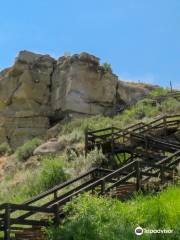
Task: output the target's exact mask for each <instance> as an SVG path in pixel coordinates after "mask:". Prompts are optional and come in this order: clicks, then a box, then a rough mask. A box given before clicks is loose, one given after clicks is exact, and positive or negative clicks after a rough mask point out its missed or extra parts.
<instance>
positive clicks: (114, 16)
mask: <svg viewBox="0 0 180 240" xmlns="http://www.w3.org/2000/svg"><path fill="white" fill-rule="evenodd" d="M24 49H26V50H30V51H33V52H39V53H48V54H50V55H52V56H54V57H59V56H61V55H63V54H64V53H65V52H68V53H71V54H73V53H78V52H82V51H87V52H89V53H92V54H94V55H97V56H98V57H100V58H101V61H102V62H109V63H111V65H112V68H113V70H114V72H115V73H116V74H117V75H118V76H119V77H120V79H129V80H134V81H135V80H137V81H138V80H140V81H144V82H149V83H157V84H160V85H163V86H169V81H170V80H171V81H172V83H173V86H176V87H180V0H90V1H88V0H86V1H85V0H30V1H25V0H16V1H15V0H14V1H12V0H6V1H1V14H0V69H3V68H5V67H7V66H10V65H12V64H13V62H14V58H15V57H16V55H17V54H18V52H19V51H20V50H24Z"/></svg>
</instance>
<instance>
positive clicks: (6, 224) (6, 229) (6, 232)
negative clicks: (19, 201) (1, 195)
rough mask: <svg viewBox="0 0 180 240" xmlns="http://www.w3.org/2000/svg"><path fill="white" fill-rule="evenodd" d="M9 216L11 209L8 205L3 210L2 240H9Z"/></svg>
mask: <svg viewBox="0 0 180 240" xmlns="http://www.w3.org/2000/svg"><path fill="white" fill-rule="evenodd" d="M10 215H11V207H10V205H9V204H7V205H6V209H5V219H4V240H10V234H11V229H10V228H11V221H10Z"/></svg>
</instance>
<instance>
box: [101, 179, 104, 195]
mask: <svg viewBox="0 0 180 240" xmlns="http://www.w3.org/2000/svg"><path fill="white" fill-rule="evenodd" d="M104 193H105V181H102V183H101V195H104Z"/></svg>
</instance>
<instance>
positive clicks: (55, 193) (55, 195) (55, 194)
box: [54, 191, 57, 200]
mask: <svg viewBox="0 0 180 240" xmlns="http://www.w3.org/2000/svg"><path fill="white" fill-rule="evenodd" d="M56 198H57V191H55V192H54V200H55V199H56Z"/></svg>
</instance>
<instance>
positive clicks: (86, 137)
mask: <svg viewBox="0 0 180 240" xmlns="http://www.w3.org/2000/svg"><path fill="white" fill-rule="evenodd" d="M87 152H88V130H87V129H86V130H85V157H87Z"/></svg>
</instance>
